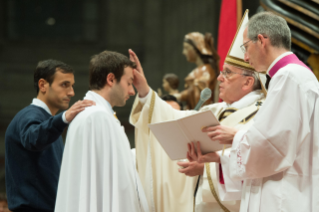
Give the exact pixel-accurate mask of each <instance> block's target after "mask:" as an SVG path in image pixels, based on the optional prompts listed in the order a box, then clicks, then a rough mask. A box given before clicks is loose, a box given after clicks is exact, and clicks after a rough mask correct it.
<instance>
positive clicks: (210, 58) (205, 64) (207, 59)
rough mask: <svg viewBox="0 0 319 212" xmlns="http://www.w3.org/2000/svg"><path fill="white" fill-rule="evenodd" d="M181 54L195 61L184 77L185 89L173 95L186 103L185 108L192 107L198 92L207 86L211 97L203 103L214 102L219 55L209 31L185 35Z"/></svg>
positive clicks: (198, 94)
mask: <svg viewBox="0 0 319 212" xmlns="http://www.w3.org/2000/svg"><path fill="white" fill-rule="evenodd" d="M183 54H184V55H185V57H186V59H187V61H188V62H191V63H195V64H196V66H197V67H196V68H195V69H194V70H192V71H191V72H190V73H189V74H188V76H187V77H186V78H185V90H184V91H182V92H181V93H180V94H178V95H175V96H176V97H177V98H178V100H179V101H184V102H186V104H187V109H194V108H195V106H196V104H197V102H198V101H199V98H200V92H201V91H202V90H203V89H204V88H206V87H208V88H210V89H211V90H212V97H211V99H209V100H208V101H207V102H205V104H210V103H212V102H214V91H215V87H216V84H217V77H218V75H219V67H218V66H219V65H218V64H219V56H218V54H217V52H216V50H215V48H214V40H213V38H212V35H211V34H210V33H206V35H205V36H204V35H203V34H201V33H199V32H192V33H189V34H187V35H185V39H184V44H183Z"/></svg>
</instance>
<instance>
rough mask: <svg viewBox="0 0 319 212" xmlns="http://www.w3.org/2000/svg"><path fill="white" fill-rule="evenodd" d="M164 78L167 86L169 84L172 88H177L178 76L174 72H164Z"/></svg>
mask: <svg viewBox="0 0 319 212" xmlns="http://www.w3.org/2000/svg"><path fill="white" fill-rule="evenodd" d="M164 79H165V80H166V81H167V82H168V84H169V86H171V88H173V89H177V88H178V85H179V79H178V76H177V75H176V74H172V73H169V74H165V75H164Z"/></svg>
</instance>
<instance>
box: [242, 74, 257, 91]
mask: <svg viewBox="0 0 319 212" xmlns="http://www.w3.org/2000/svg"><path fill="white" fill-rule="evenodd" d="M254 82H255V79H254V77H251V76H248V77H246V80H245V83H244V85H243V89H244V90H249V89H251V88H253V86H254Z"/></svg>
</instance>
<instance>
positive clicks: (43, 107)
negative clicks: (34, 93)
mask: <svg viewBox="0 0 319 212" xmlns="http://www.w3.org/2000/svg"><path fill="white" fill-rule="evenodd" d="M31 105H35V106H38V107H41V108H42V109H44V110H45V111H47V113H49V114H50V115H51V116H52V113H51V111H50V109H49V107H48V106H47V105H46V104H45V103H44V102H43V101H42V100H40V99H37V98H34V99H33V100H32V103H31Z"/></svg>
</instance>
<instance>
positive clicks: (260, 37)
mask: <svg viewBox="0 0 319 212" xmlns="http://www.w3.org/2000/svg"><path fill="white" fill-rule="evenodd" d="M257 39H258V41H259V42H260V44H261V45H262V46H263V47H264V46H265V44H266V38H265V37H264V36H263V35H262V34H258V35H257Z"/></svg>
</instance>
